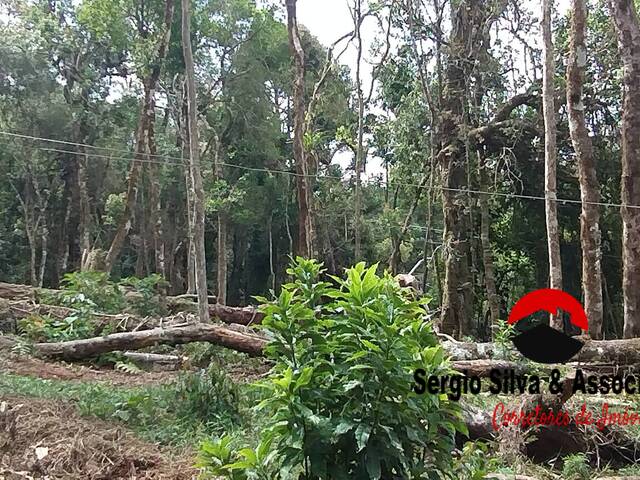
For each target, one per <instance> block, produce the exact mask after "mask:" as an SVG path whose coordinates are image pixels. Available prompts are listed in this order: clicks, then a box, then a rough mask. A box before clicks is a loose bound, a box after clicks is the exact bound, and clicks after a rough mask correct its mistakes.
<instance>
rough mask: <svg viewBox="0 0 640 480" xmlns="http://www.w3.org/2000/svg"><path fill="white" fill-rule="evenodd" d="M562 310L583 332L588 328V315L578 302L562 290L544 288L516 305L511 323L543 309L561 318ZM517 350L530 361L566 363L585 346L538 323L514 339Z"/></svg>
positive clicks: (512, 311) (511, 316)
mask: <svg viewBox="0 0 640 480" xmlns="http://www.w3.org/2000/svg"><path fill="white" fill-rule="evenodd" d="M560 309H562V310H564V311H565V312H567V313H568V314H569V315H570V317H569V318H570V322H571V323H572V324H573V325H575V326H576V327H578V328H581V329H582V330H588V329H589V322H588V320H587V315H586V314H585V312H584V309H583V308H582V305H581V304H580V302H579V301H578V300H576V299H575V298H574V297H572V296H571V295H569V294H568V293H566V292H563V291H562V290H556V289H553V288H543V289H540V290H535V291H533V292H531V293H529V294H527V295H525V296H524V297H522V298H521V299H520V300H518V302H517V303H516V304H515V305H514V307H513V309H512V310H511V313H510V314H509V319H508V322H509V324H510V325H513V324H515V323H517V322H519V321H521V320H523V319H525V318H526V317H528V316H530V315H532V314H534V313H536V312H539V311H540V310H544V311H546V312H548V313H550V314H552V315H558V314H559V313H560V312H559V310H560ZM513 344H514V345H515V347H516V348H517V349H518V350H519V351H520V353H522V355H524V356H525V357H527V358H528V359H530V360H533V361H534V362H538V363H565V362H567V361H568V360H570V359H571V358H572V357H573V356H575V355H576V354H577V353H578V352H579V351H580V350H581V349H582V347H583V346H584V343H583V342H581V341H579V340H576V339H575V338H572V337H570V336H569V335H566V334H565V333H563V332H561V331H558V330H556V329H555V328H551V327H550V326H548V325H545V324H537V325H536V326H534V327H533V328H530V329H528V330H526V331H524V332H523V333H520V334H519V335H517V336H516V337H514V339H513Z"/></svg>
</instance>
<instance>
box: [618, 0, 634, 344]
mask: <svg viewBox="0 0 640 480" xmlns="http://www.w3.org/2000/svg"><path fill="white" fill-rule="evenodd" d="M611 6H612V13H613V19H614V24H615V29H616V33H617V36H618V49H619V50H620V56H621V57H622V66H623V78H622V83H623V103H622V179H621V196H622V204H623V206H622V209H621V213H622V224H623V233H622V263H623V273H622V292H623V298H624V333H623V334H624V337H625V338H634V337H638V336H640V294H639V293H640V247H639V246H640V95H639V94H638V92H640V26H639V24H638V13H637V12H636V8H635V5H634V3H633V1H632V0H612V1H611Z"/></svg>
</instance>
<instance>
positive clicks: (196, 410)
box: [176, 363, 242, 426]
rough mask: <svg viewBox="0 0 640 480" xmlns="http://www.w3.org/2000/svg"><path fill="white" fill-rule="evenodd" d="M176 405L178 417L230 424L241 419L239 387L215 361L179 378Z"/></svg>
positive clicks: (217, 423) (216, 423)
mask: <svg viewBox="0 0 640 480" xmlns="http://www.w3.org/2000/svg"><path fill="white" fill-rule="evenodd" d="M176 406H177V407H176V413H177V414H178V416H180V417H184V418H191V419H196V420H199V421H201V422H204V423H210V424H215V425H229V426H231V425H233V424H238V423H240V421H241V419H242V415H241V398H240V393H239V390H238V388H237V386H236V385H235V384H234V383H233V381H232V380H231V379H230V378H229V377H228V376H227V375H226V374H225V373H224V370H223V369H222V368H221V367H220V366H219V365H217V364H216V363H212V364H211V365H210V366H209V368H208V369H202V370H200V371H199V372H198V373H188V374H185V375H183V376H182V377H180V379H179V380H178V383H177V385H176Z"/></svg>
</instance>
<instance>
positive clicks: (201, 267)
mask: <svg viewBox="0 0 640 480" xmlns="http://www.w3.org/2000/svg"><path fill="white" fill-rule="evenodd" d="M190 3H191V0H182V53H183V55H184V66H185V79H186V84H187V115H188V121H187V124H188V129H189V170H190V173H191V188H192V189H193V195H192V200H193V210H194V220H193V243H194V245H195V254H196V262H195V263H196V265H195V267H196V269H195V270H196V293H197V295H198V317H199V318H200V321H201V322H208V321H209V296H208V292H207V263H206V257H205V248H204V221H205V217H204V187H203V186H202V172H201V170H200V137H199V136H198V107H197V105H198V104H197V101H196V79H195V67H194V64H193V51H192V49H191V8H190Z"/></svg>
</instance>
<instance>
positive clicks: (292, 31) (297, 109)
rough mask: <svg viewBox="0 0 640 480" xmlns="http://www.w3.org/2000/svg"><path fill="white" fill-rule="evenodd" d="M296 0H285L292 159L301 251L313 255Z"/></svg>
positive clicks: (301, 51)
mask: <svg viewBox="0 0 640 480" xmlns="http://www.w3.org/2000/svg"><path fill="white" fill-rule="evenodd" d="M296 3H297V0H286V5H287V31H288V33H289V48H290V50H291V54H292V55H293V60H294V65H295V73H294V80H293V158H294V161H295V164H296V190H297V196H298V248H297V250H298V254H299V255H301V256H303V257H313V256H314V248H313V242H314V238H313V237H314V234H313V218H312V209H313V205H312V203H311V202H312V193H311V187H310V183H311V182H310V178H309V166H308V163H307V157H306V154H305V149H304V134H305V132H304V125H305V100H304V75H305V71H304V69H305V67H304V65H305V64H304V50H303V48H302V42H301V40H300V31H299V30H298V18H297V12H296V9H297V6H296Z"/></svg>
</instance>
